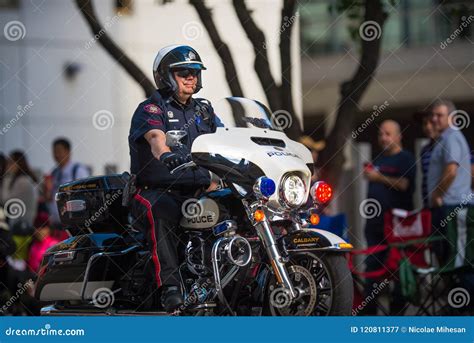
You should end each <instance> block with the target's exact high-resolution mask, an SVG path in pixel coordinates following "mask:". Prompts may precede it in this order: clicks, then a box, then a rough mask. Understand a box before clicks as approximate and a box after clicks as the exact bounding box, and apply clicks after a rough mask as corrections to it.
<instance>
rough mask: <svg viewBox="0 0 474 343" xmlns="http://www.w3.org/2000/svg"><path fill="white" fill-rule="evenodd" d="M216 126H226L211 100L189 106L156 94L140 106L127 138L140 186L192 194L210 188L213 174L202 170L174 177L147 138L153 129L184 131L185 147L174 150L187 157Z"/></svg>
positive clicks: (159, 93) (132, 170)
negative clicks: (197, 142)
mask: <svg viewBox="0 0 474 343" xmlns="http://www.w3.org/2000/svg"><path fill="white" fill-rule="evenodd" d="M217 126H223V124H222V123H221V122H220V120H219V118H218V117H217V116H216V115H215V113H214V110H213V108H212V106H211V104H210V102H209V101H207V100H205V99H194V98H192V99H191V100H190V101H189V103H188V104H187V105H182V104H181V103H179V102H178V101H177V100H176V99H174V98H173V97H169V96H166V95H165V94H162V93H161V92H160V91H156V92H155V93H154V94H153V95H152V96H151V97H150V98H148V99H147V100H145V101H144V102H142V103H141V104H140V105H138V108H137V109H136V110H135V113H134V114H133V117H132V124H131V127H130V133H129V136H128V143H129V147H130V158H131V172H132V174H136V175H137V184H138V186H139V187H144V186H148V187H150V188H170V189H180V190H189V191H192V190H193V189H194V190H195V189H197V188H199V187H207V186H208V185H209V184H210V174H209V172H208V171H207V170H205V169H203V168H199V169H197V170H189V169H188V170H185V171H182V172H180V173H177V174H173V175H171V174H170V172H169V170H168V168H167V167H166V166H165V165H164V164H163V163H161V162H160V161H159V160H158V159H156V158H155V157H154V156H153V154H152V152H151V146H150V144H149V143H148V141H147V140H146V139H145V137H144V135H145V134H146V133H147V132H148V131H150V130H153V129H158V130H161V131H163V132H165V133H166V132H167V131H169V130H185V131H187V133H188V134H187V136H186V137H184V138H183V139H182V140H181V142H182V143H183V144H184V146H183V147H182V148H181V149H180V148H177V147H172V148H171V151H173V152H181V153H184V154H188V153H189V152H190V149H191V144H192V142H193V141H194V139H195V138H196V137H198V136H200V135H202V134H206V133H213V132H215V130H216V127H217ZM179 150H181V151H179Z"/></svg>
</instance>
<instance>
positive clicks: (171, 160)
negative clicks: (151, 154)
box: [160, 152, 191, 171]
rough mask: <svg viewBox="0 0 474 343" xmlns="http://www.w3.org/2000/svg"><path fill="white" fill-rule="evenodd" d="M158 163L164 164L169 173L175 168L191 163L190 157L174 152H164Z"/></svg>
mask: <svg viewBox="0 0 474 343" xmlns="http://www.w3.org/2000/svg"><path fill="white" fill-rule="evenodd" d="M160 161H161V162H162V163H164V165H165V166H166V167H167V168H168V170H169V171H171V170H173V169H175V168H176V167H178V166H180V165H182V164H184V163H186V162H189V161H191V157H190V156H188V155H183V154H178V153H175V152H165V153H163V154H161V156H160Z"/></svg>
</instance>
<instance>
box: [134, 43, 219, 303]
mask: <svg viewBox="0 0 474 343" xmlns="http://www.w3.org/2000/svg"><path fill="white" fill-rule="evenodd" d="M205 69H206V68H205V67H204V65H203V63H202V61H201V58H200V57H199V55H198V53H197V52H196V51H195V50H194V49H193V48H191V47H189V46H184V45H173V46H168V47H165V48H163V49H161V50H160V51H159V52H158V54H157V56H156V58H155V61H154V63H153V75H154V78H155V82H156V85H157V87H158V90H157V91H156V92H155V93H154V94H153V95H152V96H151V97H150V98H148V99H147V100H145V101H144V102H142V103H141V104H140V105H139V106H138V108H137V109H136V111H135V113H134V115H133V117H132V124H131V127H130V134H129V137H128V140H129V147H130V157H131V172H132V174H135V175H136V183H137V188H138V191H137V194H135V196H134V198H133V200H132V202H131V212H132V214H133V215H134V217H135V218H136V220H137V221H138V223H139V224H141V225H140V227H145V228H147V230H146V237H147V242H148V245H149V248H150V250H151V254H152V260H153V265H154V277H155V280H156V283H157V286H158V287H162V296H161V302H162V304H163V307H164V308H165V310H166V311H168V312H171V311H173V310H175V309H177V308H178V307H179V306H181V305H182V304H183V297H182V294H181V286H180V281H179V273H178V255H177V243H178V240H179V238H178V237H179V234H178V232H177V224H178V222H179V219H180V218H181V217H182V213H181V206H182V204H183V201H184V200H186V199H189V198H192V197H193V196H194V195H195V194H196V191H198V190H199V189H202V190H204V189H205V190H206V191H211V190H213V189H215V184H212V185H211V178H210V173H209V171H207V170H205V169H202V168H200V169H197V170H190V169H185V170H183V171H181V172H179V173H174V174H173V175H171V174H170V170H172V169H174V168H176V167H177V166H179V165H181V164H183V163H185V162H187V161H189V160H190V157H189V153H190V148H191V144H192V142H193V141H194V139H195V138H196V137H198V136H199V135H202V134H206V133H212V132H215V130H216V127H217V126H223V125H222V123H221V122H220V120H219V119H218V117H217V116H216V115H215V113H214V110H213V109H212V106H211V104H210V103H209V101H207V100H205V99H195V98H193V97H192V95H193V94H195V93H197V92H198V91H199V90H200V89H201V88H202V84H201V70H205ZM169 130H185V131H186V132H187V135H186V136H185V137H184V138H183V139H182V143H183V145H182V146H180V147H168V146H167V145H166V136H165V133H166V132H167V131H169Z"/></svg>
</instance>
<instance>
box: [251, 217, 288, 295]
mask: <svg viewBox="0 0 474 343" xmlns="http://www.w3.org/2000/svg"><path fill="white" fill-rule="evenodd" d="M254 226H255V228H256V230H257V233H258V236H259V238H260V240H261V241H262V243H263V246H264V247H265V250H266V251H267V255H268V257H269V259H270V261H271V264H272V268H273V271H274V272H275V276H276V278H277V281H278V283H279V284H281V285H283V287H284V288H286V289H287V290H288V292H289V295H290V297H291V299H295V298H296V292H295V289H294V288H293V284H292V283H291V280H290V276H289V275H288V272H287V270H286V267H285V262H284V260H283V257H282V256H281V254H280V252H279V251H278V246H277V244H276V241H275V236H274V235H273V231H272V229H271V227H270V224H269V222H268V220H267V219H264V220H262V221H260V222H258V223H255V224H254Z"/></svg>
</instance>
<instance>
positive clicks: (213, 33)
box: [189, 0, 244, 97]
mask: <svg viewBox="0 0 474 343" xmlns="http://www.w3.org/2000/svg"><path fill="white" fill-rule="evenodd" d="M189 3H190V4H191V5H193V6H194V8H195V9H196V12H197V13H198V15H199V18H200V19H201V22H202V23H203V25H204V27H205V28H206V30H207V33H208V34H209V37H210V38H211V41H212V45H213V46H214V48H215V49H216V51H217V54H218V55H219V57H220V58H221V61H222V64H223V66H224V72H225V78H226V80H227V84H228V85H229V88H230V91H231V93H232V96H238V97H243V96H244V93H243V91H242V87H241V86H240V81H239V77H238V75H237V70H236V68H235V63H234V59H233V58H232V54H231V53H230V50H229V47H228V46H227V44H226V43H224V42H223V41H222V39H221V36H220V35H219V32H218V31H217V28H216V25H215V23H214V20H213V18H212V13H211V10H210V9H209V8H207V7H206V4H205V2H204V0H189Z"/></svg>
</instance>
